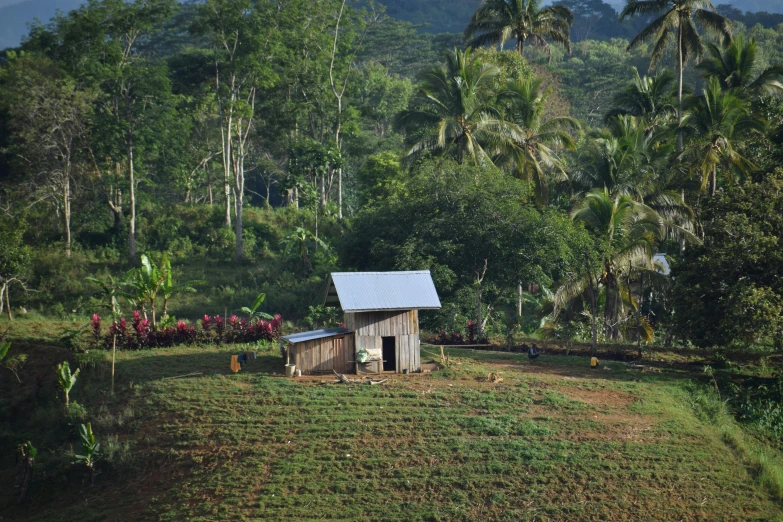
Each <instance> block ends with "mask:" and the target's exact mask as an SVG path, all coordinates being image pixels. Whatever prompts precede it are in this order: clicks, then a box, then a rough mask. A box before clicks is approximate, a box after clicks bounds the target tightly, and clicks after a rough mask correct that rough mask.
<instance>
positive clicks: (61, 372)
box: [57, 361, 79, 408]
mask: <svg viewBox="0 0 783 522" xmlns="http://www.w3.org/2000/svg"><path fill="white" fill-rule="evenodd" d="M78 375H79V368H77V369H76V371H75V372H73V373H71V365H70V364H68V361H63V362H62V364H58V365H57V378H58V381H59V384H60V388H62V390H63V392H65V407H66V408H67V407H68V406H69V405H70V404H71V402H70V397H69V394H70V393H71V389H72V388H73V385H74V384H76V377H77V376H78Z"/></svg>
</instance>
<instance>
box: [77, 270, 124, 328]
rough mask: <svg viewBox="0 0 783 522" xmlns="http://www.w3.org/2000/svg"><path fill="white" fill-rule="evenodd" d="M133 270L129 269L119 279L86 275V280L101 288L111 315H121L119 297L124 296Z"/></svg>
mask: <svg viewBox="0 0 783 522" xmlns="http://www.w3.org/2000/svg"><path fill="white" fill-rule="evenodd" d="M133 272H134V271H133V270H131V271H130V272H128V273H127V274H125V276H124V277H122V278H121V279H115V278H114V277H113V276H108V277H107V279H106V281H103V280H102V279H98V278H97V277H87V278H86V279H87V281H89V282H91V283H94V284H96V285H97V286H98V287H99V288H100V289H101V295H102V296H103V298H104V299H105V300H106V301H107V307H108V308H109V309H110V310H111V315H112V317H115V318H116V317H118V316H120V315H122V310H120V303H119V301H118V298H119V297H125V296H126V295H127V292H126V289H127V288H128V286H129V285H130V281H131V279H132V277H133V275H134V273H133Z"/></svg>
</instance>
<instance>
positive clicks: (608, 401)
mask: <svg viewBox="0 0 783 522" xmlns="http://www.w3.org/2000/svg"><path fill="white" fill-rule="evenodd" d="M552 388H553V389H555V390H557V391H559V392H561V393H564V394H566V395H567V396H568V397H569V398H570V399H573V400H575V401H579V402H583V403H585V404H589V405H591V406H599V407H611V408H624V407H626V406H629V405H631V404H633V403H634V402H635V401H636V397H635V396H634V395H631V394H630V393H623V392H619V391H615V390H586V389H582V388H570V387H569V388H567V387H565V386H552Z"/></svg>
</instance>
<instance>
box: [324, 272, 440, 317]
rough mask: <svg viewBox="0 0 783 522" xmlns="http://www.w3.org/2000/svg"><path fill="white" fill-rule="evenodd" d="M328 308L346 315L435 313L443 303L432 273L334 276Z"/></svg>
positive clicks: (372, 273) (345, 274) (335, 274)
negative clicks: (411, 312)
mask: <svg viewBox="0 0 783 522" xmlns="http://www.w3.org/2000/svg"><path fill="white" fill-rule="evenodd" d="M324 304H326V305H332V306H336V305H338V304H339V305H340V306H341V307H342V309H343V311H345V312H372V311H376V310H377V311H381V310H433V309H438V308H440V299H438V292H437V291H436V290H435V284H434V283H433V282H432V276H431V275H430V271H429V270H417V271H410V272H333V273H332V275H331V277H330V282H329V288H328V290H327V293H326V300H325V302H324Z"/></svg>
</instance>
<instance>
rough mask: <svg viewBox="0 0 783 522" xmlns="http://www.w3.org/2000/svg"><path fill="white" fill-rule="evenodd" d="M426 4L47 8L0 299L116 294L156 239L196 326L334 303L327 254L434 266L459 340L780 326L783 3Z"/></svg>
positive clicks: (16, 170)
mask: <svg viewBox="0 0 783 522" xmlns="http://www.w3.org/2000/svg"><path fill="white" fill-rule="evenodd" d="M415 4H416V5H418V3H415ZM427 5H430V4H427ZM436 5H437V3H433V4H432V6H436ZM672 6H674V7H672ZM433 9H435V11H434V12H433V13H430V14H427V15H426V16H431V17H433V18H432V19H435V18H437V16H438V15H437V13H438V12H440V8H436V7H433ZM411 11H412V8H411V6H407V7H406V3H404V2H390V3H389V6H388V12H385V8H384V6H382V5H380V4H375V3H372V2H362V3H359V4H355V5H352V4H348V3H347V2H345V1H340V0H324V1H320V2H316V3H312V2H302V1H299V0H293V1H287V2H276V1H274V0H258V1H256V0H253V1H251V0H242V1H228V0H207V1H206V2H203V3H184V4H178V3H176V2H175V1H173V0H153V1H136V2H124V1H122V0H91V1H90V2H89V3H87V4H85V5H83V6H81V7H79V8H78V9H76V10H73V11H70V12H68V13H60V14H58V15H57V16H56V17H55V18H53V19H52V20H50V21H48V22H45V23H36V24H34V25H33V26H32V27H31V28H30V31H29V34H27V35H26V36H25V37H24V39H23V42H22V43H21V45H20V46H18V47H15V48H12V49H7V50H6V51H4V52H3V53H2V57H0V307H2V310H3V313H5V314H7V315H8V317H9V318H10V317H11V316H12V314H14V315H17V316H18V315H20V314H22V315H24V314H28V315H35V316H44V317H72V316H75V317H87V316H89V315H91V314H92V313H94V312H96V311H99V310H105V307H104V308H101V307H102V306H103V304H104V303H105V297H104V295H103V294H102V293H101V285H100V284H99V282H104V283H105V282H106V281H113V280H114V279H115V278H116V279H118V280H119V278H121V277H122V276H123V274H125V273H126V272H127V271H128V270H129V269H131V268H133V267H136V266H138V265H139V264H140V262H141V261H140V260H141V256H142V254H147V255H149V256H150V257H149V258H150V259H152V260H153V262H157V261H155V260H160V259H163V258H164V257H165V258H166V259H167V260H170V263H171V265H172V267H173V270H174V273H175V274H176V277H177V278H179V279H180V280H182V281H185V280H190V281H200V282H202V283H203V284H201V285H200V286H198V287H196V288H195V289H196V290H197V291H196V292H195V293H189V294H188V295H186V296H184V295H183V296H181V297H180V298H178V299H177V300H176V301H173V302H172V303H171V306H170V310H171V314H170V315H171V317H168V314H166V317H165V319H166V320H169V321H172V320H173V317H175V316H176V317H179V318H184V319H190V320H195V319H196V318H198V317H200V316H201V315H203V314H204V313H223V312H224V310H225V311H227V312H229V313H231V312H232V311H236V310H238V309H239V308H240V307H242V306H247V305H249V304H250V303H252V302H253V300H254V298H255V297H256V295H257V294H258V293H259V292H264V293H265V294H266V295H267V300H266V302H265V303H264V307H265V308H266V309H268V310H269V311H270V312H279V313H281V314H283V316H284V317H285V318H286V319H288V320H290V321H294V322H300V324H302V325H305V324H307V325H320V324H328V323H329V322H330V321H334V317H335V316H334V315H331V314H330V313H329V312H328V311H325V310H323V309H322V308H321V307H319V306H318V305H319V304H320V302H321V300H322V296H323V292H324V290H325V286H324V285H325V278H326V276H327V275H328V273H329V272H330V271H335V270H346V271H350V270H405V269H428V270H430V271H431V272H432V274H433V278H434V280H435V283H436V286H437V288H438V291H439V293H440V295H441V299H442V301H443V303H444V307H443V309H442V310H441V311H438V312H431V313H428V314H425V315H424V316H423V318H422V320H423V326H424V327H425V328H427V329H428V330H429V331H431V332H433V333H437V332H438V331H439V330H441V329H442V330H444V331H445V332H451V331H455V332H459V331H460V330H462V329H464V328H465V325H466V324H467V323H468V321H475V323H476V324H477V325H478V331H479V334H480V335H486V336H490V337H496V338H497V337H501V338H503V339H508V338H509V337H510V338H513V337H514V336H515V335H528V336H532V335H535V336H539V337H558V338H568V339H571V338H573V339H581V340H586V341H592V342H593V343H595V342H598V341H623V342H626V343H638V344H639V345H641V344H642V343H659V344H663V343H667V344H672V343H682V344H690V343H692V344H695V345H699V346H716V345H718V346H728V345H736V346H741V347H748V346H754V345H761V346H773V345H775V346H776V347H778V348H779V344H780V340H781V336H782V335H783V315H782V314H783V280H781V277H780V274H781V273H783V250H781V248H780V246H779V241H781V240H783V217H781V216H783V195H781V190H783V169H781V167H780V165H781V164H783V163H781V162H782V161H783V100H782V99H781V94H783V65H781V64H783V23H781V22H782V21H783V20H780V16H777V15H774V14H768V13H755V14H754V13H745V14H743V13H742V12H741V11H739V10H737V9H735V8H731V7H728V6H720V7H719V8H718V9H717V10H716V9H714V8H711V6H710V5H709V4H704V3H699V2H692V1H691V0H678V1H677V2H674V3H673V4H669V3H658V2H655V1H650V2H645V1H636V0H631V2H629V3H628V5H627V6H625V7H624V8H623V9H622V11H621V13H617V12H616V11H615V10H614V9H613V8H612V7H611V6H609V5H608V4H605V3H602V2H600V1H593V2H591V1H576V0H566V1H564V2H561V3H558V4H556V5H553V6H550V7H543V6H542V5H540V4H539V3H537V2H536V1H535V0H528V1H523V0H518V1H514V0H487V1H485V2H484V3H483V4H481V5H480V6H479V4H478V3H468V2H465V3H464V5H463V4H460V7H459V8H455V9H454V10H453V12H452V13H451V14H452V15H453V17H456V18H459V17H460V16H462V14H465V16H466V18H465V22H464V23H463V24H462V26H460V27H457V26H456V25H454V24H450V23H449V24H445V25H442V26H437V28H438V31H441V30H443V31H448V32H437V33H434V32H426V31H422V30H421V27H420V26H419V25H418V24H414V23H411V21H405V20H399V19H396V18H394V17H393V16H390V14H391V15H395V16H397V15H400V14H401V13H403V12H409V13H410V12H411ZM463 11H464V13H462V12H463ZM417 12H418V11H417ZM400 16H401V15H400ZM417 16H418V15H417ZM421 16H424V15H421ZM403 18H405V17H403ZM452 19H454V18H452ZM412 21H415V22H418V21H421V20H412ZM88 278H90V279H88ZM103 288H104V290H105V284H104V287H103ZM153 300H154V299H153ZM122 306H123V308H125V304H124V303H123V304H122ZM123 312H125V313H126V314H127V313H130V310H123Z"/></svg>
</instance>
